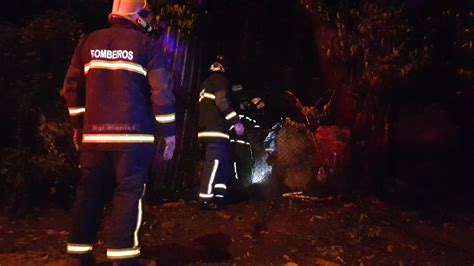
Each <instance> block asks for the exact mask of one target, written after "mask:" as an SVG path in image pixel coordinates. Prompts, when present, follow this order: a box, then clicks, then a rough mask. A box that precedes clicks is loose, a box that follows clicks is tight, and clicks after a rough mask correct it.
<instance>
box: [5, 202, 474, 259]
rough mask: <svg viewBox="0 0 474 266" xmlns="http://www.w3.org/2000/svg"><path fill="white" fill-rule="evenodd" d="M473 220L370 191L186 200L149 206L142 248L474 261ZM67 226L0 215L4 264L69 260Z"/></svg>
mask: <svg viewBox="0 0 474 266" xmlns="http://www.w3.org/2000/svg"><path fill="white" fill-rule="evenodd" d="M472 218H473V217H467V216H466V215H464V216H458V217H457V218H456V217H455V218H452V219H450V221H447V222H436V223H434V222H432V221H430V220H423V219H421V218H420V217H419V215H418V214H417V213H416V212H406V211H400V210H396V209H394V208H387V207H386V206H385V205H384V204H383V203H382V202H380V201H377V200H373V199H361V200H357V201H355V202H347V201H343V200H342V199H339V198H335V199H315V198H306V199H301V198H295V197H293V196H291V197H285V198H282V199H280V200H278V201H275V202H270V203H269V202H265V201H244V202H240V203H235V204H232V205H230V206H229V207H228V209H227V210H225V211H221V212H215V211H202V210H200V209H199V208H198V205H197V203H196V202H194V201H183V200H181V201H177V202H168V203H165V204H160V205H157V206H148V207H146V208H145V217H144V224H143V227H142V253H143V257H144V258H147V259H149V260H148V262H149V263H150V262H151V261H154V262H156V264H157V265H209V264H211V265H326V266H328V265H474V220H473V219H472ZM69 224H70V213H69V212H68V211H64V210H58V209H52V210H47V211H45V212H43V213H39V214H37V215H32V216H29V217H25V218H21V219H10V218H7V217H0V265H1V266H6V265H50V266H53V265H66V257H65V254H64V250H65V243H66V239H67V236H68V227H69ZM105 224H106V226H104V229H103V230H102V232H101V233H100V238H101V239H103V235H104V231H106V230H107V228H108V227H109V226H110V225H111V224H113V221H107V219H106V221H105ZM104 248H105V247H104V243H103V242H102V240H101V241H99V243H98V244H97V248H96V250H95V254H96V257H97V259H98V261H99V263H100V265H107V263H106V261H105V257H104ZM151 265H154V263H151Z"/></svg>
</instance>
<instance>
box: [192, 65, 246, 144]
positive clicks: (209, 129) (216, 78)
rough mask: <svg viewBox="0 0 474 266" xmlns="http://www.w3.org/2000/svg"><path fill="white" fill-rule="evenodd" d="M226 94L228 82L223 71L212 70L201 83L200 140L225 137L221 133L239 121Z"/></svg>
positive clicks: (227, 131)
mask: <svg viewBox="0 0 474 266" xmlns="http://www.w3.org/2000/svg"><path fill="white" fill-rule="evenodd" d="M228 96H229V82H228V80H227V78H226V77H225V75H224V73H221V72H214V73H212V74H211V75H210V76H209V77H208V78H207V79H206V80H204V82H203V83H202V85H201V93H200V95H199V135H198V137H199V139H200V140H201V141H209V140H216V139H226V137H225V136H224V135H222V134H226V135H228V134H229V129H230V127H231V126H232V125H235V124H236V123H238V122H240V121H239V117H238V115H237V113H236V112H235V111H234V109H233V108H232V107H231V105H230V101H229V99H228ZM218 133H221V134H218ZM227 139H228V137H227Z"/></svg>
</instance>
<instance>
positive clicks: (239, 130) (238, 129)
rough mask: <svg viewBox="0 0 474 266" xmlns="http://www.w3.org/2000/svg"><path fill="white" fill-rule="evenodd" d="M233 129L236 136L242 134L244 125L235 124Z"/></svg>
mask: <svg viewBox="0 0 474 266" xmlns="http://www.w3.org/2000/svg"><path fill="white" fill-rule="evenodd" d="M234 130H235V134H237V136H242V135H243V134H244V133H245V127H244V125H242V123H237V124H235V127H234Z"/></svg>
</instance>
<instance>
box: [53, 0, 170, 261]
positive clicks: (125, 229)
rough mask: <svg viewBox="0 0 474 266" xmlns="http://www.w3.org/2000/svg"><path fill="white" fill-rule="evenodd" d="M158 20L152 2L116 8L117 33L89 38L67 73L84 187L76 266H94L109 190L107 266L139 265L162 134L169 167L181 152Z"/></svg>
mask: <svg viewBox="0 0 474 266" xmlns="http://www.w3.org/2000/svg"><path fill="white" fill-rule="evenodd" d="M153 18H154V16H153V14H152V12H151V9H150V8H149V6H148V4H147V2H146V0H115V1H114V3H113V9H112V12H111V14H110V15H109V21H110V23H111V27H110V28H107V29H103V30H99V31H96V32H93V33H91V34H89V35H88V36H87V37H85V38H83V39H82V40H81V41H80V43H79V44H78V46H77V48H76V50H75V52H74V55H73V58H72V61H71V65H70V67H69V69H68V72H67V75H66V78H65V81H64V87H63V92H62V95H63V97H64V98H65V99H66V102H67V106H68V110H69V116H70V122H71V124H72V127H73V129H74V141H75V144H76V147H77V146H79V144H80V149H81V150H80V151H81V154H80V164H81V179H80V182H79V185H78V188H77V194H76V200H75V205H74V211H73V224H72V229H71V232H70V237H69V240H68V244H67V252H68V254H70V256H69V257H70V259H69V262H70V265H90V264H92V261H93V258H92V250H93V247H94V244H95V243H96V240H97V239H96V236H97V230H98V227H99V224H100V221H101V217H102V211H103V208H104V197H105V194H107V193H104V192H105V191H107V190H110V189H113V190H114V193H113V199H112V210H111V221H113V222H112V224H111V225H112V226H111V227H110V232H109V233H110V234H109V235H108V236H107V240H106V246H107V258H108V259H109V260H112V262H113V264H114V265H135V264H136V263H137V261H138V257H139V255H140V242H139V237H138V233H139V230H140V224H141V222H142V212H143V207H142V199H143V195H144V193H145V183H146V181H147V173H148V170H149V165H150V163H151V160H152V157H153V154H154V147H155V145H154V142H155V133H156V135H159V136H161V137H164V138H165V141H166V148H165V152H164V155H163V156H164V159H165V160H169V159H171V157H172V156H173V152H174V147H175V114H174V113H175V111H174V101H175V99H174V95H173V93H172V88H171V86H170V84H171V77H170V75H169V74H168V72H167V71H165V69H164V64H163V62H162V56H161V49H160V46H159V43H158V41H157V40H155V39H154V38H152V37H149V36H148V35H147V33H149V32H151V31H152V27H151V23H152V19H153ZM80 139H82V143H81V142H80ZM107 173H113V175H109V174H107ZM111 183H112V184H114V187H113V188H111V187H110V186H111V185H108V184H111Z"/></svg>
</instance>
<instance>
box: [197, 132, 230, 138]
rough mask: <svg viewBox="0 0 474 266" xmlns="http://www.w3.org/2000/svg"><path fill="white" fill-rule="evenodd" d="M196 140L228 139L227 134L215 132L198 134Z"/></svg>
mask: <svg viewBox="0 0 474 266" xmlns="http://www.w3.org/2000/svg"><path fill="white" fill-rule="evenodd" d="M198 138H223V139H230V136H229V135H228V134H224V133H222V132H217V131H204V132H199V133H198Z"/></svg>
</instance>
